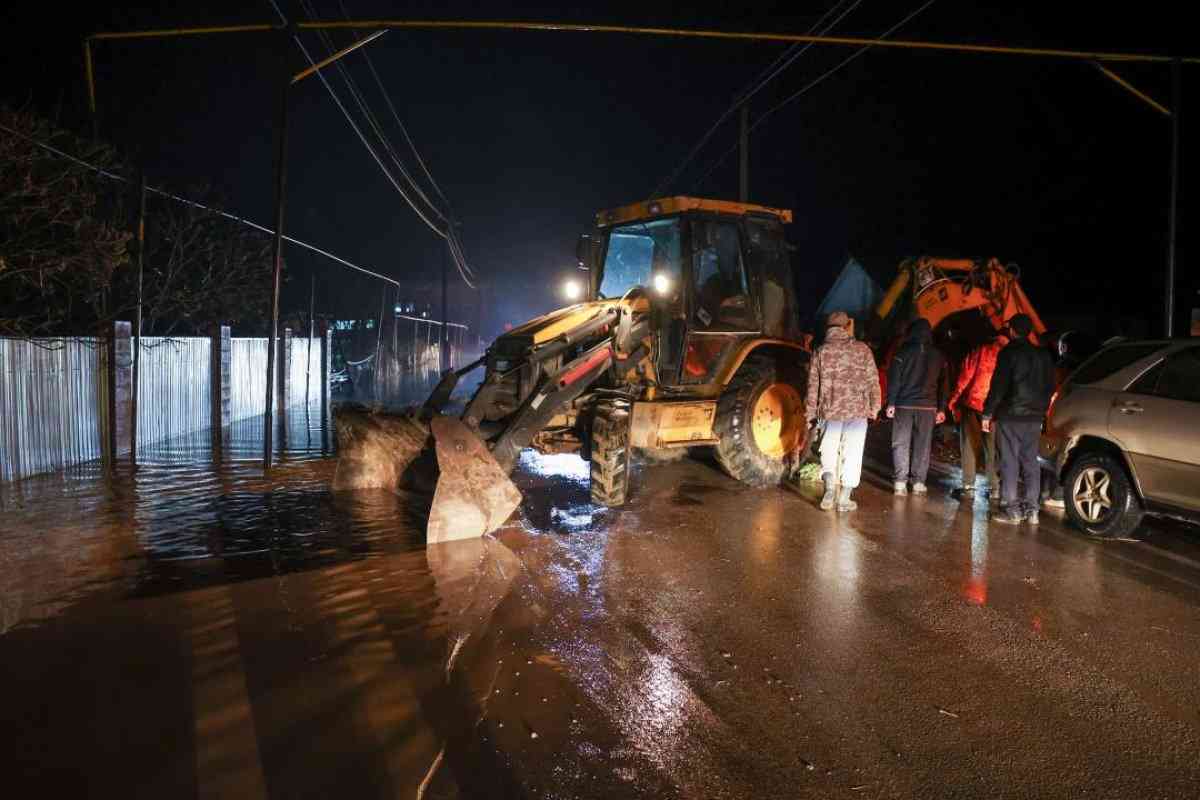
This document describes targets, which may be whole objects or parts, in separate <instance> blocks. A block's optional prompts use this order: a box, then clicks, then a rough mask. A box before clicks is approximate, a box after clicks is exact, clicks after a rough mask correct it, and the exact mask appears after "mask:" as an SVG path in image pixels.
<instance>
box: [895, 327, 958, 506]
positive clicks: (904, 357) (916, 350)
mask: <svg viewBox="0 0 1200 800" xmlns="http://www.w3.org/2000/svg"><path fill="white" fill-rule="evenodd" d="M887 384H888V386H887V395H888V396H887V415H888V417H889V418H890V419H891V420H892V466H893V467H894V469H895V475H894V481H895V482H894V484H893V486H894V489H895V493H896V494H898V495H904V494H908V481H909V480H910V479H911V480H912V492H913V494H925V491H926V489H925V478H926V477H927V476H928V474H929V448H930V447H931V445H932V444H933V426H934V425H935V424H939V425H940V424H941V423H943V422H945V421H946V408H945V406H946V359H945V357H944V356H943V355H942V353H941V351H940V350H938V349H937V348H936V347H934V345H933V329H932V328H931V327H930V326H929V320H927V319H923V318H918V319H916V320H914V321H913V323H912V324H911V325H909V327H908V336H907V337H906V338H905V340H904V344H902V345H900V349H899V350H897V351H896V355H895V356H894V357H893V358H892V363H891V366H889V367H888V376H887Z"/></svg>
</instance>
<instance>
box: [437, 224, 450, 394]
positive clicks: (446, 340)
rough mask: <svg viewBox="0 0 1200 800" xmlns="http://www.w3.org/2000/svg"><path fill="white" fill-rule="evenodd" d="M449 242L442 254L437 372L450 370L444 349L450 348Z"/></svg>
mask: <svg viewBox="0 0 1200 800" xmlns="http://www.w3.org/2000/svg"><path fill="white" fill-rule="evenodd" d="M449 262H450V241H449V240H448V239H447V240H446V250H445V251H444V252H443V253H442V341H441V344H440V345H438V356H439V367H440V369H439V372H445V371H446V370H448V369H450V354H449V353H447V352H446V349H447V348H448V347H449V346H450V315H449V308H448V303H447V302H446V277H447V276H446V272H447V270H448V269H449V267H450V263H449Z"/></svg>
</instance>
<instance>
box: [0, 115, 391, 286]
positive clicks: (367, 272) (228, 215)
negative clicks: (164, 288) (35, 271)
mask: <svg viewBox="0 0 1200 800" xmlns="http://www.w3.org/2000/svg"><path fill="white" fill-rule="evenodd" d="M0 130H2V131H5V132H6V133H10V134H12V135H13V136H16V137H17V138H18V139H22V140H24V141H26V142H29V143H30V144H32V145H34V146H35V147H40V148H42V149H43V150H45V151H47V152H49V153H53V154H54V155H56V156H59V157H60V158H65V159H67V160H68V161H72V162H74V163H76V164H78V165H79V166H81V167H86V168H87V169H90V170H92V171H93V172H95V173H96V174H97V175H100V176H102V177H105V178H109V179H111V180H115V181H119V182H121V183H133V181H131V180H130V179H129V178H127V177H125V176H124V175H119V174H117V173H115V172H112V171H110V170H107V169H104V168H103V167H99V166H97V165H95V164H91V163H89V162H87V161H84V160H83V159H82V158H79V157H78V156H73V155H71V154H70V153H68V152H66V151H64V150H61V149H59V148H57V147H55V146H54V145H51V144H47V143H46V142H43V141H39V140H38V139H34V138H33V137H32V136H27V135H26V134H24V133H21V132H20V131H18V130H15V129H13V128H10V127H8V126H7V125H4V124H3V123H0ZM146 191H147V192H150V193H151V194H156V195H159V196H160V197H166V198H168V199H170V200H174V201H176V202H179V203H183V204H185V205H189V206H192V207H193V208H198V209H201V210H203V211H210V212H212V213H214V214H217V215H219V216H222V217H224V218H226V219H229V220H233V221H234V222H240V223H242V224H243V225H245V226H247V227H250V228H254V229H255V230H259V231H262V232H263V233H265V234H267V235H270V236H274V235H275V231H273V230H271V229H270V228H268V227H267V226H265V225H259V224H258V223H257V222H254V221H252V220H249V219H246V218H245V217H239V216H238V215H237V214H231V213H229V212H228V211H225V210H223V209H220V208H216V207H215V206H210V205H206V204H205V203H201V202H199V201H196V200H191V199H189V198H186V197H181V196H180V195H177V194H174V193H173V192H168V191H167V190H166V189H159V188H157V187H155V186H150V185H147V186H146ZM283 238H284V239H285V240H286V241H287V242H288V243H289V244H294V245H296V246H298V247H303V248H304V249H305V250H310V251H312V252H314V253H317V254H319V255H322V256H325V257H326V258H328V259H330V260H331V261H336V262H337V263H338V264H341V265H342V266H344V267H347V268H349V269H352V270H355V271H357V272H361V273H363V274H365V275H370V276H371V277H372V278H378V279H379V280H381V281H386V282H388V283H390V284H393V285H394V286H396V288H400V283H399V282H398V281H396V280H395V279H393V278H389V277H387V276H386V275H381V274H379V273H378V272H375V271H374V270H370V269H367V268H366V267H360V266H359V265H358V264H354V263H352V262H350V261H347V260H346V259H344V258H342V257H341V256H338V255H334V254H333V253H331V252H329V251H328V250H324V249H322V248H320V247H317V246H316V245H314V244H309V243H308V242H305V241H301V240H300V239H296V238H293V237H291V236H287V235H285V236H284V237H283Z"/></svg>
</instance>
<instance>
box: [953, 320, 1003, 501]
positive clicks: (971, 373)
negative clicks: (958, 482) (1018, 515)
mask: <svg viewBox="0 0 1200 800" xmlns="http://www.w3.org/2000/svg"><path fill="white" fill-rule="evenodd" d="M1007 344H1008V337H1007V336H1005V335H1003V334H1000V335H998V336H996V337H995V338H993V339H992V340H991V341H990V342H987V343H986V344H982V345H980V346H979V347H976V348H975V349H974V350H972V351H971V352H970V353H968V354H967V357H966V358H965V359H964V360H963V364H962V369H960V370H959V372H958V381H957V382H956V384H955V387H954V392H953V393H952V394H951V395H950V402H949V404H948V405H949V408H950V413H952V414H953V415H954V419H956V420H958V421H959V426H958V435H959V447H960V449H961V451H962V487H960V488H959V489H958V492H957V494H958V496H959V497H960V498H962V499H966V500H969V499H971V498H972V497H974V495H975V474H976V468H977V465H978V464H979V462H980V461H981V460H982V461H984V464H985V470H986V471H987V478H988V492H989V494H990V496H991V502H992V504H993V505H995V504H996V503H998V502H999V501H1000V486H999V480H998V477H997V476H998V475H999V471H998V470H997V465H996V431H995V426H993V428H992V430H991V431H990V432H988V433H984V431H983V423H982V420H983V403H984V401H985V400H987V395H988V389H990V388H991V386H992V373H993V372H995V371H996V357H997V356H999V355H1000V351H1001V350H1003V349H1004V346H1005V345H1007Z"/></svg>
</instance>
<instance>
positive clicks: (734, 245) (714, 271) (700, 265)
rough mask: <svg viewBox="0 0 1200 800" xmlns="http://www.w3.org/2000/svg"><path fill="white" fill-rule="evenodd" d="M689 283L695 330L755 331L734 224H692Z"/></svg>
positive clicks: (756, 323) (703, 222)
mask: <svg viewBox="0 0 1200 800" xmlns="http://www.w3.org/2000/svg"><path fill="white" fill-rule="evenodd" d="M692 254H693V255H692V284H693V286H695V292H696V302H695V307H694V311H693V317H694V323H693V326H694V328H695V329H696V330H702V331H703V330H712V331H742V330H757V329H758V322H757V320H756V319H755V314H754V309H753V307H752V305H751V303H750V290H749V287H748V284H747V281H746V268H745V265H744V264H743V263H742V252H741V247H740V245H739V241H738V227H737V224H736V223H733V222H722V221H717V220H696V221H694V222H693V223H692Z"/></svg>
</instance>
